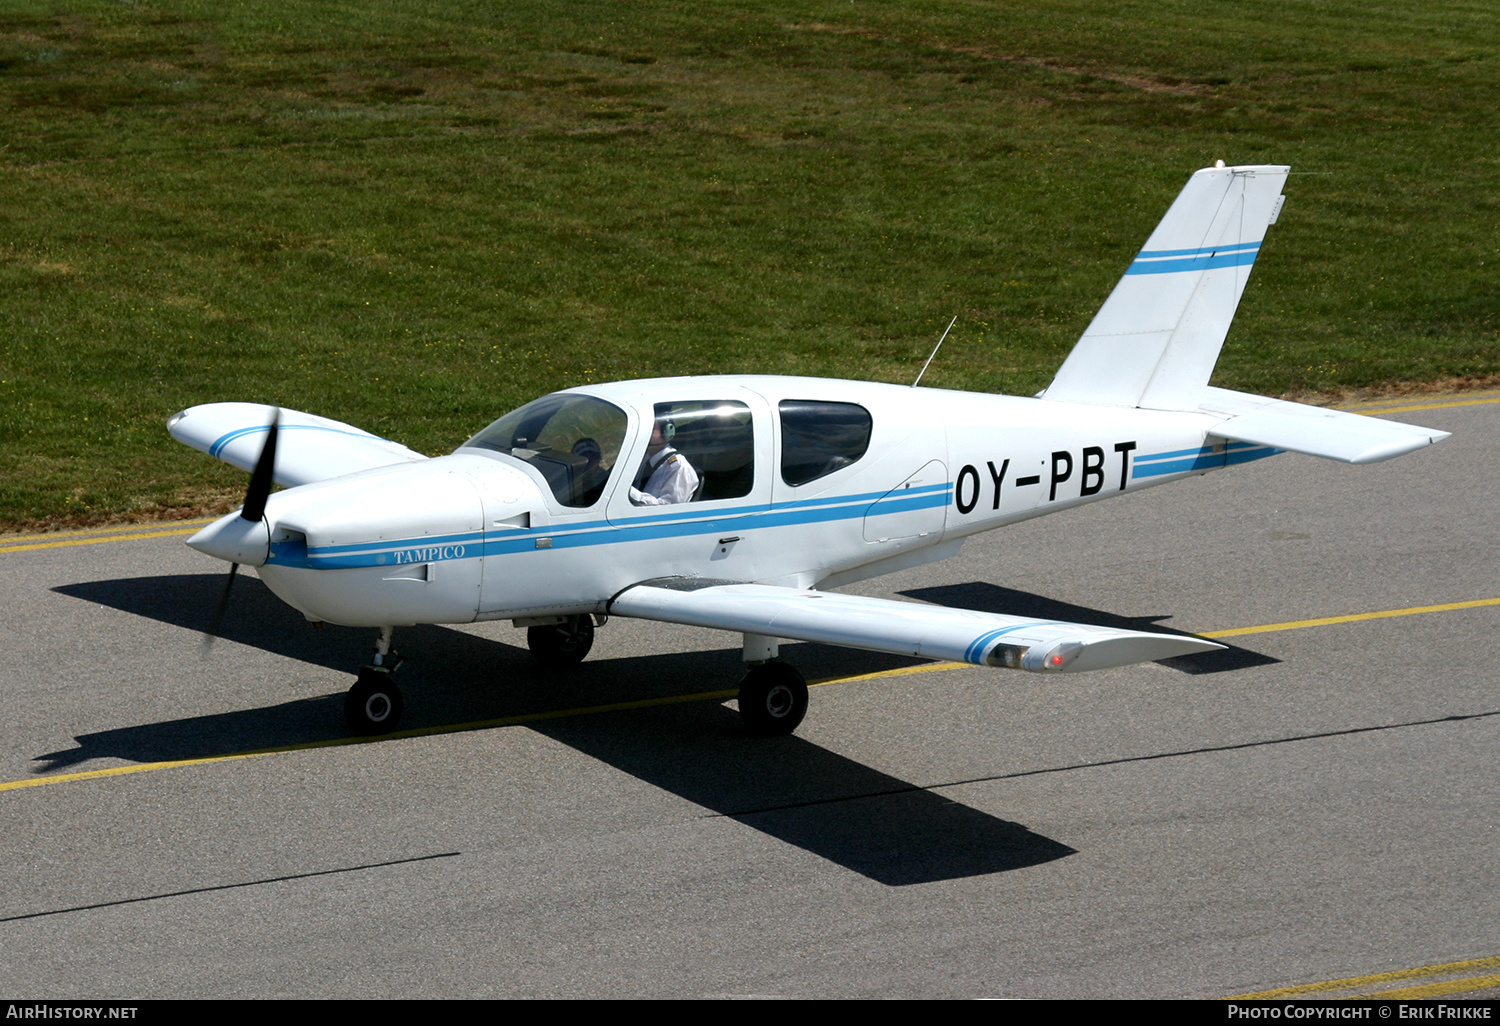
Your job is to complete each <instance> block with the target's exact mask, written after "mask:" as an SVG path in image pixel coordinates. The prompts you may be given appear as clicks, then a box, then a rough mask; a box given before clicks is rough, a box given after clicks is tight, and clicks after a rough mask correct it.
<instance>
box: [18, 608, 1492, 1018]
mask: <svg viewBox="0 0 1500 1026" xmlns="http://www.w3.org/2000/svg"><path fill="white" fill-rule="evenodd" d="M1482 606H1500V598H1487V599H1473V600H1471V601H1468V602H1445V603H1442V604H1440V605H1433V606H1408V607H1407V608H1405V609H1383V610H1379V611H1376V612H1373V613H1353V614H1350V615H1348V616H1323V617H1318V618H1316V619H1312V620H1289V621H1287V622H1285V623H1269V624H1261V625H1259V626H1255V627H1232V628H1229V629H1228V630H1222V631H1205V632H1203V633H1202V634H1199V635H1196V636H1197V637H1201V638H1227V637H1234V636H1237V635H1241V634H1266V633H1270V632H1272V631H1291V630H1299V629H1302V628H1305V627H1326V626H1329V625H1331V624H1340V623H1355V622H1358V621H1360V620H1376V619H1381V618H1384V617H1391V616H1416V615H1418V614H1421V613H1440V612H1447V611H1449V610H1455V609H1476V608H1479V607H1482ZM968 665H969V664H968V663H951V662H948V663H923V664H921V665H919V666H901V667H897V668H895V669H891V670H876V671H875V672H873V673H859V674H853V675H851V676H847V677H829V678H827V679H825V680H815V681H809V682H808V686H809V687H820V686H822V685H825V684H853V683H856V682H858V681H864V680H878V679H881V678H886V677H905V676H908V675H910V674H914V673H938V672H941V671H944V670H959V669H964V668H966V667H967V666H968ZM737 693H738V691H737V690H736V689H733V688H731V689H728V690H725V691H700V692H698V693H696V694H691V695H670V696H667V697H665V698H645V699H639V700H637V701H634V702H612V703H610V704H608V705H591V706H580V707H578V708H573V709H553V710H548V711H546V712H535V713H523V714H521V715H519V716H504V717H500V718H498V719H492V720H474V721H472V722H469V723H448V724H444V725H442V726H437V727H420V728H417V729H415V730H398V731H396V732H394V733H391V734H381V735H378V736H375V737H347V738H332V739H330V740H327V741H308V742H304V743H303V744H297V745H280V746H277V747H275V748H260V749H256V750H254V751H248V752H231V753H229V754H226V755H208V756H203V757H201V758H197V759H173V760H170V761H166V762H141V763H135V764H133V765H130V766H110V767H108V768H106V769H97V770H83V771H81V772H78V773H58V774H56V775H53V776H43V777H29V778H27V779H24V780H7V781H0V791H14V790H17V789H19V788H23V787H37V786H39V785H42V784H62V783H67V782H69V781H74V780H94V779H97V778H99V777H118V776H124V775H125V774H128V773H147V772H151V771H153V770H160V769H172V768H175V767H178V766H203V765H207V764H208V763H214V762H229V761H231V760H234V759H253V758H256V757H258V756H262V755H276V754H280V753H283V752H301V751H307V750H309V749H313V748H337V747H342V746H344V745H363V744H370V743H372V742H376V741H395V740H399V739H402V738H412V737H430V736H432V735H434V734H459V733H463V732H465V731H470V730H488V729H491V728H494V727H512V726H516V725H519V724H523V723H536V722H538V721H541V720H557V719H563V718H566V717H570V716H590V715H594V714H596V713H608V712H624V711H626V710H630V709H647V708H651V707H653V706H660V705H680V704H682V703H684V702H708V701H719V702H722V701H724V700H726V699H730V698H733V697H735V695H736V694H737ZM1242 996H1243V995H1242Z"/></svg>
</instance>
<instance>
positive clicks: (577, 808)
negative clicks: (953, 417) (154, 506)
mask: <svg viewBox="0 0 1500 1026" xmlns="http://www.w3.org/2000/svg"><path fill="white" fill-rule="evenodd" d="M1386 407H1388V408H1389V407H1396V408H1398V409H1397V411H1396V412H1393V413H1391V414H1389V415H1390V416H1392V417H1394V418H1396V419H1405V420H1409V421H1411V422H1413V423H1421V424H1424V425H1427V426H1430V427H1438V428H1443V429H1446V430H1450V431H1452V432H1454V437H1452V438H1450V439H1448V440H1447V441H1444V442H1442V443H1441V444H1439V445H1437V446H1434V447H1432V448H1430V449H1427V450H1424V451H1421V452H1418V453H1415V454H1412V455H1410V456H1406V457H1403V458H1400V459H1397V460H1394V461H1391V462H1389V463H1383V464H1378V465H1374V466H1369V467H1346V466H1342V465H1336V464H1332V463H1329V462H1327V461H1323V460H1315V459H1311V458H1305V457H1300V456H1296V455H1282V456H1278V457H1276V458H1274V459H1270V460H1263V461H1260V462H1258V463H1253V464H1249V465H1246V466H1243V467H1239V468H1233V469H1230V470H1228V471H1224V472H1221V473H1215V474H1211V475H1208V476H1205V477H1201V478H1195V479H1192V480H1189V481H1186V482H1182V483H1178V484H1175V485H1169V486H1166V487H1163V488H1159V489H1154V490H1151V491H1147V492H1144V493H1141V494H1138V495H1133V496H1128V497H1124V498H1122V499H1120V500H1118V501H1114V502H1106V503H1100V504H1097V505H1094V506H1090V507H1085V508H1083V509H1078V510H1073V511H1070V512H1065V513H1061V514H1058V515H1055V516H1049V517H1044V518H1042V519H1040V520H1036V521H1031V522H1028V523H1026V524H1022V525H1018V526H1016V527H1012V528H1009V529H1005V530H1002V531H999V532H995V533H992V534H990V535H987V536H982V537H979V538H976V539H973V540H971V541H970V542H968V543H967V544H966V546H965V548H964V550H963V553H962V554H961V555H960V556H958V557H957V558H955V559H952V560H949V561H946V562H943V563H937V564H933V565H930V566H926V567H921V568H917V569H915V570H911V571H906V572H902V573H900V574H895V575H891V576H889V577H885V578H880V579H877V580H874V581H870V582H865V583H864V584H862V585H858V586H855V588H854V589H851V590H858V591H862V592H864V593H867V594H878V595H888V596H894V597H904V598H908V599H912V600H917V601H932V602H940V603H944V604H948V605H958V606H968V607H971V608H979V609H993V610H996V611H1012V612H1023V613H1037V614H1042V615H1054V616H1060V617H1063V618H1067V619H1075V620H1082V621H1086V622H1102V623H1129V624H1136V625H1141V626H1150V625H1154V626H1155V627H1157V628H1160V629H1169V630H1180V631H1187V632H1191V633H1209V634H1214V633H1221V634H1222V638H1221V640H1223V641H1224V642H1225V643H1226V644H1230V645H1231V646H1232V647H1231V648H1230V649H1229V650H1228V651H1227V652H1224V653H1215V654H1212V655H1209V656H1204V657H1193V658H1190V659H1185V660H1176V661H1172V662H1171V663H1170V664H1168V665H1162V664H1150V665H1146V666H1139V667H1128V668H1123V669H1119V670H1112V671H1105V672H1101V673H1095V674H1086V675H1078V676H1066V677H1060V678H1050V677H1041V676H1034V675H1025V674H1018V673H1005V672H1001V671H993V670H981V669H977V668H962V667H959V668H955V667H935V666H933V665H931V664H922V663H917V662H914V661H911V660H901V659H894V658H890V657H885V656H877V655H871V654H866V653H857V652H846V651H840V650H836V649H828V648H822V647H819V646H814V645H785V646H783V649H782V654H783V657H784V658H787V659H789V660H791V661H793V662H795V663H796V664H797V665H798V666H799V667H801V668H802V669H803V670H804V672H805V673H806V674H807V676H808V677H809V679H820V680H826V681H828V683H826V684H824V685H823V686H819V687H816V688H814V689H813V694H812V706H811V712H810V713H809V715H808V718H807V720H806V722H805V723H804V724H803V726H802V727H801V728H800V729H799V731H798V733H797V735H796V736H794V737H790V738H782V739H774V740H757V739H752V738H748V737H746V736H745V735H744V733H743V731H742V730H741V728H740V725H739V721H738V717H737V715H736V713H735V712H734V710H733V703H732V702H731V701H728V699H727V694H726V693H727V692H732V689H733V687H734V685H735V682H736V681H737V679H738V676H739V661H738V656H739V649H738V644H737V640H738V639H737V638H733V637H730V636H727V635H724V634H720V633H715V632H712V631H703V630H696V629H691V628H679V627H671V626H667V625H660V624H651V623H641V622H632V621H626V620H620V619H615V620H612V621H611V622H610V623H609V624H608V625H607V626H606V627H605V628H603V629H601V630H600V632H599V636H598V641H597V643H596V645H595V648H594V652H593V654H592V655H591V656H590V657H589V659H588V660H587V661H586V662H585V663H584V664H583V665H582V666H581V667H579V668H578V669H577V670H575V671H573V672H571V673H568V674H566V675H549V674H545V673H541V672H539V671H538V670H536V669H535V668H534V667H533V665H532V663H531V660H530V657H529V655H528V654H527V652H526V651H525V648H524V636H523V635H522V633H521V632H519V631H516V630H514V629H513V628H511V627H510V626H509V625H508V624H487V625H480V626H476V627H461V628H454V627H425V628H416V629H411V630H407V631H401V632H398V635H397V644H398V647H399V648H400V649H401V650H402V651H403V652H404V653H405V654H406V655H407V657H408V663H407V665H406V667H404V668H403V670H402V671H401V676H402V682H403V687H404V690H405V692H406V695H407V714H406V720H405V722H404V723H403V727H404V728H405V729H406V735H407V736H402V737H397V738H394V739H387V740H380V741H376V742H372V743H357V744H351V743H347V739H346V738H345V737H344V733H343V728H342V722H341V703H342V693H343V690H344V689H345V688H346V687H347V686H348V683H349V676H348V674H349V671H350V670H351V669H352V668H353V667H354V666H355V665H357V664H358V663H359V662H360V661H361V660H362V659H363V658H364V656H365V652H366V650H367V649H368V647H369V645H370V642H371V640H372V637H371V634H372V632H367V631H354V630H346V629H342V628H329V629H326V630H321V631H319V630H314V629H313V628H312V627H311V626H310V625H309V624H307V623H306V622H305V621H303V620H302V618H301V617H300V616H299V615H298V614H296V613H295V612H293V611H291V610H290V609H287V608H286V607H284V606H282V605H281V604H280V603H279V602H277V601H276V600H275V599H274V598H273V597H272V596H270V595H269V593H267V592H266V591H265V589H264V588H263V587H262V586H261V585H260V584H259V582H258V581H256V580H255V579H254V578H253V577H250V576H248V575H247V576H246V577H245V579H243V580H241V581H239V582H238V584H237V586H236V594H235V602H234V605H233V606H232V607H231V610H230V613H229V616H228V618H227V620H226V622H225V624H224V627H223V631H224V640H222V641H220V642H219V643H218V644H217V645H215V646H214V648H213V649H212V651H211V652H210V653H209V654H208V655H207V656H205V655H204V654H203V652H202V648H201V640H200V635H199V633H198V631H199V629H200V628H201V627H202V626H203V624H204V622H205V620H206V619H207V616H208V612H209V610H210V608H211V607H212V605H213V603H214V601H215V600H216V599H217V596H218V593H219V590H220V589H221V588H222V584H223V570H222V567H221V565H220V564H217V563H215V562H214V561H212V560H210V559H207V558H206V557H203V556H200V555H198V554H196V553H194V552H192V551H190V550H188V549H186V548H185V547H184V546H183V545H182V544H181V534H174V533H172V532H174V531H178V530H180V528H178V527H175V526H174V525H155V526H153V527H144V528H138V529H134V530H119V531H113V532H109V531H103V532H97V533H95V534H93V535H66V536H59V535H48V536H40V537H38V538H15V537H12V538H8V539H0V570H3V572H0V622H3V634H0V636H3V638H4V648H3V651H4V660H3V663H0V697H3V700H4V702H5V723H6V728H5V730H4V731H3V736H0V817H3V820H0V821H3V823H4V824H5V828H4V830H0V857H3V860H4V866H5V879H6V886H5V888H4V890H3V896H0V990H3V991H4V992H5V993H6V994H7V995H8V996H12V997H17V998H74V997H95V998H102V997H121V998H129V997H134V998H152V997H209V996H213V997H236V996H306V997H321V996H337V997H396V996H400V997H423V996H469V997H510V996H515V997H520V996H536V997H549V996H589V997H624V996H656V997H703V996H737V995H768V996H785V997H841V996H846V997H875V996H905V997H949V996H955V997H957V996H963V997H970V996H972V997H983V996H993V997H1004V996H1015V997H1085V996H1088V997H1217V996H1228V995H1234V994H1246V993H1259V992H1265V991H1271V990H1276V989H1278V988H1282V989H1285V988H1289V987H1298V986H1301V987H1306V986H1309V985H1312V984H1317V983H1319V982H1320V981H1325V982H1326V981H1345V982H1348V981H1372V980H1373V981H1376V982H1375V983H1371V984H1369V986H1367V987H1366V988H1365V991H1363V992H1367V993H1368V992H1383V991H1382V988H1384V991H1391V990H1400V989H1401V988H1402V987H1406V988H1408V989H1410V988H1411V987H1413V986H1416V985H1417V984H1414V983H1411V982H1410V981H1411V980H1413V979H1416V977H1412V976H1407V977H1399V976H1398V977H1391V978H1390V979H1387V976H1389V974H1392V973H1400V972H1403V971H1408V970H1411V971H1415V970H1418V969H1420V968H1421V967H1430V966H1440V967H1441V966H1452V965H1457V966H1460V967H1461V968H1460V969H1457V970H1453V971H1450V972H1448V973H1447V974H1446V975H1433V974H1429V977H1430V978H1431V979H1433V980H1439V979H1440V980H1442V981H1446V982H1443V983H1441V984H1438V983H1424V984H1422V985H1427V986H1439V985H1444V986H1446V985H1450V984H1451V981H1452V980H1453V979H1458V980H1459V981H1460V983H1459V985H1458V986H1457V987H1456V988H1455V989H1452V990H1449V991H1447V992H1446V993H1451V994H1453V996H1455V997H1461V996H1475V995H1477V994H1485V993H1489V994H1493V993H1494V992H1495V990H1494V988H1495V987H1497V986H1500V977H1497V976H1496V975H1495V974H1497V973H1500V968H1496V966H1497V965H1500V961H1497V960H1496V959H1495V958H1494V956H1496V955H1497V954H1500V934H1497V933H1496V931H1495V927H1494V924H1495V923H1496V922H1500V860H1497V859H1496V858H1495V853H1496V851H1497V850H1500V813H1497V812H1496V810H1497V809H1500V779H1497V776H1500V774H1497V769H1500V762H1497V758H1496V752H1497V751H1500V746H1497V742H1500V687H1497V679H1496V670H1495V666H1496V663H1497V657H1500V642H1497V631H1496V626H1497V622H1500V573H1497V556H1500V542H1497V537H1500V473H1497V469H1496V468H1497V467H1500V396H1483V395H1478V396H1476V395H1459V396H1451V397H1446V398H1429V399H1422V400H1412V401H1409V402H1404V401H1392V402H1390V403H1387V404H1386ZM1403 407H1417V408H1412V409H1400V408H1403ZM164 444H167V443H165V442H164ZM1246 628H1254V630H1243V629H1246ZM1235 631H1238V633H1230V632H1235ZM245 753H261V754H251V755H247V754H245ZM1383 974H1384V975H1383ZM1422 979H1423V980H1426V979H1428V977H1423V978H1422ZM1392 980H1394V981H1395V982H1392ZM1403 980H1404V981H1406V982H1401V981H1403ZM1465 980H1467V981H1469V982H1468V983H1464V982H1463V981H1465ZM1381 981H1384V982H1381ZM1372 988H1373V989H1372ZM1465 988H1467V989H1465Z"/></svg>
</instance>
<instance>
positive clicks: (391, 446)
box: [167, 403, 427, 488]
mask: <svg viewBox="0 0 1500 1026" xmlns="http://www.w3.org/2000/svg"><path fill="white" fill-rule="evenodd" d="M275 415H276V407H274V406H264V405H261V404H260V403H208V404H206V405H203V406H194V407H192V408H191V409H186V410H183V411H182V412H181V413H178V414H175V415H174V416H173V417H172V419H171V420H169V421H168V422H167V430H168V431H170V432H171V434H172V437H173V438H175V439H177V440H178V441H179V442H181V443H182V444H184V445H190V446H192V447H193V448H194V449H197V450H198V451H199V452H206V453H208V454H209V455H210V456H213V457H214V458H215V459H220V460H223V461H224V462H225V463H228V464H230V465H232V466H236V467H239V468H240V469H241V470H252V469H254V467H255V461H256V460H257V459H258V458H259V457H260V450H261V447H262V446H263V445H264V444H265V440H266V437H265V436H266V432H267V431H268V430H269V429H270V426H271V418H272V417H274V416H275ZM426 458H427V457H426V456H423V455H422V454H421V453H419V452H414V451H413V450H411V449H408V448H407V447H406V446H404V445H400V444H398V443H396V442H391V441H387V440H386V439H384V438H381V437H379V436H378V435H372V434H370V432H368V431H362V430H360V429H359V428H357V427H353V426H351V425H349V424H345V423H342V422H341V421H337V420H330V419H328V418H327V417H319V416H316V415H315V414H311V413H299V412H298V411H296V410H285V409H284V410H282V411H281V427H280V429H279V436H278V441H277V445H276V468H275V471H274V472H273V474H272V477H273V479H274V480H275V482H276V483H277V484H279V485H281V486H282V487H284V488H291V487H295V486H296V485H303V484H310V483H311V482H313V481H326V480H327V479H328V478H331V477H342V476H343V475H345V474H352V473H354V472H356V471H359V470H370V469H373V468H375V467H386V466H390V465H391V464H393V463H409V462H413V461H415V460H425V459H426Z"/></svg>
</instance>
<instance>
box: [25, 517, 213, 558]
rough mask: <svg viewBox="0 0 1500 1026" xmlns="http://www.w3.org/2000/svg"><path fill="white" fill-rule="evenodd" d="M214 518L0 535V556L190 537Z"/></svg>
mask: <svg viewBox="0 0 1500 1026" xmlns="http://www.w3.org/2000/svg"><path fill="white" fill-rule="evenodd" d="M217 519H218V518H217V517H202V518H199V519H197V520H174V521H172V522H171V523H172V526H170V527H168V526H167V525H166V524H163V523H161V522H157V523H154V524H139V525H135V526H128V527H120V526H116V527H100V528H96V529H95V530H92V531H53V532H51V533H49V534H18V535H10V536H9V537H6V536H0V554H3V553H6V552H31V551H33V550H34V549H61V548H66V547H68V546H70V545H101V544H103V543H105V542H122V541H136V540H138V539H141V538H170V537H172V536H173V535H179V534H193V533H194V532H196V531H197V530H198V528H200V527H202V526H203V525H204V524H211V523H213V522H214V521H215V520H217Z"/></svg>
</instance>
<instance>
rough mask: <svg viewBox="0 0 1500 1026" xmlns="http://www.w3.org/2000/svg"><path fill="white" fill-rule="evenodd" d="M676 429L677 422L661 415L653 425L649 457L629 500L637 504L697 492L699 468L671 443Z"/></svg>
mask: <svg viewBox="0 0 1500 1026" xmlns="http://www.w3.org/2000/svg"><path fill="white" fill-rule="evenodd" d="M676 433H677V425H676V424H673V423H672V421H671V420H670V419H668V418H666V417H658V418H657V420H656V423H654V424H652V425H651V441H650V443H649V444H648V445H647V446H646V459H645V460H644V461H643V462H642V463H641V471H640V473H639V474H637V475H636V478H635V484H634V485H633V486H632V487H631V489H630V501H631V502H633V503H635V504H636V505H637V506H670V505H672V504H673V503H678V502H689V501H691V500H692V498H693V494H694V493H695V492H697V490H698V472H697V471H696V470H694V469H693V465H692V464H691V463H689V462H688V461H687V457H686V456H684V455H682V453H680V452H678V451H677V450H676V449H674V448H672V446H671V441H672V436H673V435H675V434H676Z"/></svg>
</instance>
